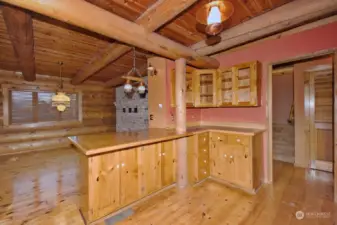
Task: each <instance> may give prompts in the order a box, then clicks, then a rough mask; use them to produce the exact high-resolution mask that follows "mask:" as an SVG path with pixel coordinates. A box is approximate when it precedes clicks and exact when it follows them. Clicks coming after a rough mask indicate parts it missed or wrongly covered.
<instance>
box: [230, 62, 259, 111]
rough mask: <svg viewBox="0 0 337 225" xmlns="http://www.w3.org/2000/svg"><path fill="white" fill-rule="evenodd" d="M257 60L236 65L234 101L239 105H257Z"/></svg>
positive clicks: (234, 103)
mask: <svg viewBox="0 0 337 225" xmlns="http://www.w3.org/2000/svg"><path fill="white" fill-rule="evenodd" d="M257 66H258V64H257V62H256V61H255V62H250V63H244V64H240V65H237V66H234V74H235V76H234V101H233V105H237V106H257V105H258V99H257V85H258V82H257V70H258V68H257Z"/></svg>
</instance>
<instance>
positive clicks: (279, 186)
mask: <svg viewBox="0 0 337 225" xmlns="http://www.w3.org/2000/svg"><path fill="white" fill-rule="evenodd" d="M77 154H78V153H77V152H75V151H74V150H72V149H60V150H55V151H49V152H38V153H30V154H24V155H18V156H14V157H13V156H6V157H0V225H9V224H10V225H12V224H15V225H16V224H32V225H33V224H34V225H35V224H41V225H42V224H44V225H49V224H51V225H53V224H55V225H56V224H58V225H59V224H69V225H77V224H83V221H82V219H81V216H80V213H79V211H78V210H77V207H76V205H77V204H78V201H79V195H80V192H79V190H80V184H79V177H78V175H79V171H78V170H79V159H78V155H77ZM274 165H275V168H274V173H275V175H274V177H275V179H276V180H275V182H274V184H273V185H266V186H264V187H263V188H262V189H261V190H260V191H259V193H258V194H257V195H255V196H251V195H248V194H245V193H243V192H241V191H239V190H235V189H231V188H227V187H225V186H223V185H222V184H218V183H216V182H214V181H211V180H207V181H206V182H204V183H202V184H200V185H198V186H196V187H194V188H189V189H186V190H181V191H179V190H176V189H170V190H168V191H165V192H163V193H161V194H159V195H157V196H155V197H153V198H151V199H149V200H147V201H145V202H143V203H141V204H140V205H138V206H135V207H133V209H134V211H135V214H134V215H132V216H131V217H130V218H128V219H126V220H125V221H121V222H120V223H118V225H138V224H139V225H151V224H152V225H169V224H174V225H179V224H181V225H182V224H185V225H195V224H210V225H218V224H219V225H269V224H270V225H294V224H295V225H297V224H299V225H302V224H303V225H304V224H305V225H307V224H309V225H314V224H315V225H318V224H319V225H332V224H334V223H336V221H337V214H336V213H337V205H336V204H334V203H333V202H332V199H333V184H332V179H333V177H332V174H330V173H325V172H320V171H314V170H304V169H299V168H294V167H293V166H292V165H291V164H287V163H282V162H277V161H276V162H275V163H274ZM298 210H302V211H303V212H304V213H305V214H306V217H305V218H304V219H303V220H297V219H296V217H295V213H296V211H298ZM308 217H310V218H308ZM317 217H321V218H317ZM336 224H337V223H336Z"/></svg>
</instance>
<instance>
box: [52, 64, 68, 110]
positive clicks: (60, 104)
mask: <svg viewBox="0 0 337 225" xmlns="http://www.w3.org/2000/svg"><path fill="white" fill-rule="evenodd" d="M58 64H59V65H60V85H59V88H60V90H59V91H58V92H57V93H56V94H54V95H53V96H52V106H53V107H56V109H57V110H58V111H60V112H64V111H65V110H66V109H67V107H69V106H70V98H69V96H67V95H66V94H65V93H64V92H63V80H62V65H63V62H59V63H58Z"/></svg>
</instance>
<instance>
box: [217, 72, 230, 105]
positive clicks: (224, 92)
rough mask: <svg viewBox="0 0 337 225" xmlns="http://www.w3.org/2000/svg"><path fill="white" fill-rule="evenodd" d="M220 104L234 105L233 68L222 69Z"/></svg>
mask: <svg viewBox="0 0 337 225" xmlns="http://www.w3.org/2000/svg"><path fill="white" fill-rule="evenodd" d="M219 75H220V87H219V88H220V96H219V97H220V99H219V104H220V105H232V102H233V72H232V70H231V69H230V70H223V71H220V74H219Z"/></svg>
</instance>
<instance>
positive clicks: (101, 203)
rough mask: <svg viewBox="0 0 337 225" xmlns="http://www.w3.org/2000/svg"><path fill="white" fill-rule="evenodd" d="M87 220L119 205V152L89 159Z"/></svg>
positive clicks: (95, 217)
mask: <svg viewBox="0 0 337 225" xmlns="http://www.w3.org/2000/svg"><path fill="white" fill-rule="evenodd" d="M88 175H89V196H88V197H89V220H90V221H92V220H96V219H98V218H101V217H103V216H105V215H108V214H109V213H111V212H113V211H115V210H116V209H117V208H119V207H120V189H119V188H120V169H119V153H118V152H115V153H109V154H105V155H99V156H94V157H91V158H90V159H89V173H88Z"/></svg>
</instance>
